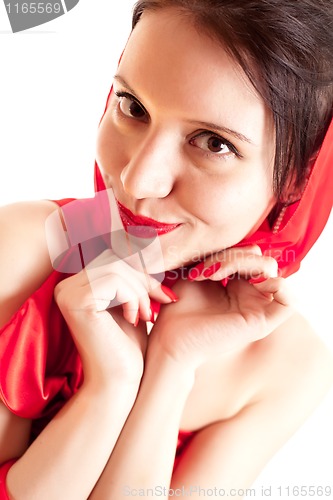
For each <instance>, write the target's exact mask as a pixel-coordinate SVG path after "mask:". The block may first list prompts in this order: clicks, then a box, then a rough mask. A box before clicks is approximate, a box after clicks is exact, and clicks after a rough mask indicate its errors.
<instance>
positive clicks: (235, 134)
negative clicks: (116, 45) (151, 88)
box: [113, 75, 254, 146]
mask: <svg viewBox="0 0 333 500" xmlns="http://www.w3.org/2000/svg"><path fill="white" fill-rule="evenodd" d="M113 78H114V79H115V80H117V81H118V82H120V83H121V84H122V85H123V86H124V87H126V88H127V90H128V91H129V92H130V93H131V94H133V96H134V97H135V98H136V99H138V101H140V102H141V99H140V97H139V96H138V95H137V94H136V92H135V90H134V89H132V88H131V87H130V86H129V85H128V83H127V82H126V81H125V80H124V79H123V78H122V77H121V76H120V75H115V76H114V77H113ZM185 122H186V123H191V124H193V125H198V126H200V127H203V128H209V129H213V130H215V131H217V132H219V133H220V134H229V135H232V136H233V137H235V138H236V139H238V140H240V141H242V142H247V143H248V144H251V145H253V146H254V142H253V141H251V139H249V138H248V137H246V135H244V134H241V133H240V132H236V130H232V129H230V128H228V127H224V126H221V125H217V124H216V123H212V122H202V121H197V120H185Z"/></svg>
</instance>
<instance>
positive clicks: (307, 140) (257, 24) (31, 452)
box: [0, 0, 333, 499]
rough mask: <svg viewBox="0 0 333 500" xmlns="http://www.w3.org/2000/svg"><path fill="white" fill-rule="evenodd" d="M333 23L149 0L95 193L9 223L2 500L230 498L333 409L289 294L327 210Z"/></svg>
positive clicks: (312, 8) (2, 260)
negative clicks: (325, 401)
mask: <svg viewBox="0 0 333 500" xmlns="http://www.w3.org/2000/svg"><path fill="white" fill-rule="evenodd" d="M332 11H333V5H332V2H318V1H316V2H314V1H313V2H311V1H309V0H301V1H298V2H294V3H293V2H284V1H279V2H275V1H274V0H265V1H264V0H256V1H251V2H249V1H247V2H244V1H240V0H239V1H237V0H236V1H233V2H228V1H219V2H217V1H216V2H215V1H211V2H204V1H202V0H201V1H199V0H198V1H192V2H187V1H185V0H170V1H168V0H158V1H151V2H150V1H140V2H138V4H137V6H136V9H135V11H134V16H133V31H132V33H131V36H130V38H129V40H128V43H127V45H126V48H125V50H124V53H123V55H122V58H121V61H120V64H119V68H118V71H117V74H116V76H115V78H114V83H113V89H112V91H111V92H110V95H109V98H108V101H107V106H106V110H105V113H104V115H103V118H102V120H101V123H100V127H99V134H98V141H97V163H96V189H97V191H98V193H97V195H96V197H95V198H94V199H93V200H79V201H72V200H62V201H59V202H41V203H38V204H33V205H29V206H28V207H25V206H23V205H16V206H12V207H7V208H6V207H5V208H3V209H2V213H1V225H2V230H3V231H5V232H6V233H5V234H6V245H4V246H2V247H1V250H0V266H1V276H2V281H1V283H2V285H1V289H0V294H1V301H2V307H1V310H0V323H1V330H0V353H1V372H0V388H1V392H0V394H1V401H2V402H1V405H0V442H1V446H0V463H2V464H3V465H2V467H1V483H0V484H1V495H2V498H8V497H9V498H14V499H32V498H33V499H44V498H55V499H58V498H70V499H76V498H77V499H85V498H88V497H89V498H101V499H105V498H112V499H113V498H115V499H118V498H119V499H120V498H123V497H126V496H129V495H132V496H133V495H140V496H143V497H147V498H148V497H149V496H152V494H151V492H153V493H154V494H155V496H161V488H165V490H164V491H165V495H164V496H168V494H169V496H170V497H171V496H172V493H171V492H174V491H175V490H176V489H178V490H177V491H182V488H183V491H184V492H185V493H187V494H191V497H192V498H199V497H200V496H203V493H202V492H203V491H208V489H209V488H216V489H217V491H222V490H223V491H225V492H226V493H229V494H230V495H231V494H232V496H233V497H234V498H237V492H239V491H240V490H241V489H245V488H246V487H248V486H249V485H250V484H251V483H252V482H253V480H254V479H255V477H256V476H257V475H258V473H259V472H260V470H261V469H262V467H263V466H264V465H265V463H267V461H268V460H269V458H270V457H271V456H272V455H273V454H274V453H275V452H276V450H278V449H279V448H280V447H281V445H282V444H283V443H284V442H285V441H286V440H287V439H288V438H289V437H290V436H291V435H292V433H293V432H294V431H295V430H296V429H297V428H298V427H299V425H300V424H301V423H302V422H303V421H304V419H305V418H306V416H307V415H308V414H309V413H310V412H311V411H312V410H313V408H315V406H316V405H317V404H318V402H319V401H320V399H321V398H322V397H323V395H324V394H325V393H326V391H327V389H328V388H329V387H330V385H331V383H332V379H333V368H332V359H331V356H330V354H329V353H328V352H327V350H326V348H325V347H324V346H323V345H322V343H321V341H320V340H319V339H318V337H317V336H316V335H315V334H314V332H313V331H312V330H311V328H310V326H309V325H308V323H307V322H306V320H305V319H304V318H302V317H301V316H300V315H299V314H298V313H296V312H295V311H294V309H293V298H292V297H291V294H290V292H289V290H288V287H287V284H286V279H285V278H286V277H287V276H288V275H290V274H291V273H293V272H295V271H296V270H297V269H298V266H299V263H300V261H301V259H302V258H303V257H304V255H305V254H306V253H307V251H308V250H309V249H310V248H311V246H312V244H313V243H314V241H315V240H316V239H317V237H318V236H319V234H320V232H321V231H322V229H323V227H324V225H325V222H326V220H327V217H328V214H329V211H330V208H331V205H332V195H331V193H332V187H333V186H332V182H333V181H332V172H331V165H332V159H333V151H332V147H333V140H332V138H333V126H332V124H331V122H332V105H333V75H332V68H333V64H332V47H333V40H332V33H331V29H330V28H329V25H330V23H331V22H332V18H333V12H332ZM268 28H269V29H268ZM59 206H60V208H59ZM22 210H24V213H25V219H24V221H22V220H21V219H22ZM110 214H111V219H110ZM45 223H46V228H47V233H46V235H47V238H46V240H47V243H48V245H47V244H46V242H45V229H44V228H45ZM99 235H101V236H99ZM22 240H24V241H27V244H26V246H25V247H24V248H22V245H21V243H20V242H21V241H22ZM66 247H68V250H67V249H66ZM50 256H51V262H50ZM14 263H15V264H14ZM52 264H53V268H52ZM164 273H165V277H164ZM162 278H163V283H162V284H161V280H162ZM148 322H152V323H153V326H152V328H151V331H150V334H149V335H147V323H148ZM175 455H176V460H175ZM193 485H198V486H200V490H197V491H195V490H194V489H192V490H191V488H192V487H193ZM169 489H170V492H169ZM168 492H169V493H168ZM185 493H184V494H185ZM238 497H240V494H239V495H238Z"/></svg>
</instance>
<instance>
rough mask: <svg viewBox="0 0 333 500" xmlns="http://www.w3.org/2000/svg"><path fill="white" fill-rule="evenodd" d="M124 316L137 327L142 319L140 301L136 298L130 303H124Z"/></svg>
mask: <svg viewBox="0 0 333 500" xmlns="http://www.w3.org/2000/svg"><path fill="white" fill-rule="evenodd" d="M122 307H123V316H124V318H125V319H126V320H127V321H128V322H129V323H131V324H132V325H134V326H137V325H138V323H139V319H140V311H139V300H138V299H137V298H136V299H135V298H134V299H133V300H130V301H128V302H124V303H123V306H122Z"/></svg>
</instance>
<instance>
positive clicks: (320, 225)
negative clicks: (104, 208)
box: [95, 87, 333, 277]
mask: <svg viewBox="0 0 333 500" xmlns="http://www.w3.org/2000/svg"><path fill="white" fill-rule="evenodd" d="M111 93H112V87H111V90H110V92H109V95H108V99H107V102H106V106H105V110H104V113H103V116H104V114H105V111H106V109H107V106H108V102H109V98H110V95H111ZM103 116H102V118H101V121H102V119H103ZM103 189H106V187H105V184H104V181H103V178H102V175H101V172H100V170H99V167H98V164H97V162H95V190H96V191H102V190H103ZM332 201H333V120H332V122H331V124H330V126H329V129H328V131H327V133H326V136H325V139H324V141H323V144H322V147H321V149H320V151H319V154H318V156H317V159H316V161H315V163H314V165H313V167H312V170H311V173H310V175H309V178H308V180H307V183H306V186H305V189H304V191H303V193H302V196H301V198H300V199H299V200H298V201H296V202H295V203H292V204H291V205H289V206H287V207H285V208H283V209H282V210H283V217H282V219H281V220H280V222H279V228H278V230H277V231H274V228H272V227H271V226H270V225H269V223H268V221H267V220H266V221H264V223H263V224H262V225H261V226H260V228H259V229H258V230H257V231H256V232H255V233H254V234H252V235H251V236H250V237H248V238H246V239H244V240H243V241H241V242H239V243H238V245H237V246H244V245H249V244H254V243H255V244H257V245H259V247H260V248H261V250H262V252H263V254H264V255H270V256H272V257H274V258H275V259H276V260H277V262H278V264H279V273H280V275H281V276H283V277H287V276H289V275H291V274H293V273H295V272H296V271H297V270H298V269H299V267H300V263H301V261H302V259H303V258H304V257H305V256H306V254H307V253H308V251H309V250H310V248H311V247H312V245H313V244H314V243H315V242H316V240H317V238H318V237H319V235H320V234H321V232H322V231H323V229H324V227H325V224H326V222H327V220H328V217H329V215H330V211H331V209H332ZM281 216H282V214H281Z"/></svg>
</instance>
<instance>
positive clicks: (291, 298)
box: [252, 278, 296, 307]
mask: <svg viewBox="0 0 333 500" xmlns="http://www.w3.org/2000/svg"><path fill="white" fill-rule="evenodd" d="M252 284H253V286H255V288H256V289H257V290H259V291H260V292H261V293H265V294H266V293H269V294H272V296H273V299H274V301H275V302H276V303H277V304H279V305H281V306H284V307H289V306H293V305H295V301H296V298H295V295H294V294H293V292H292V291H291V289H290V287H289V286H288V285H287V282H286V280H285V279H284V278H270V279H265V280H263V281H261V280H260V281H257V282H255V281H254V280H253V282H252Z"/></svg>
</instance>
